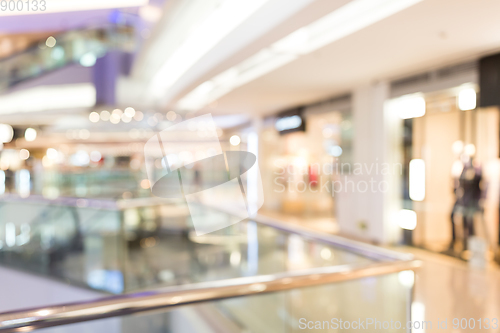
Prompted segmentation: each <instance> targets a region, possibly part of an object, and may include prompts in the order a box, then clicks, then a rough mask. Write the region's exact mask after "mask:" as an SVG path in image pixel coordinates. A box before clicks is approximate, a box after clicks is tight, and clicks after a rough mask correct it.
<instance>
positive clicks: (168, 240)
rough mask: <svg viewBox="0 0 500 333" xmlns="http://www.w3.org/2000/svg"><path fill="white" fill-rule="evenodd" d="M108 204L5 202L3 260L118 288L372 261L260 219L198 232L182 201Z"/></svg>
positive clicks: (0, 228)
mask: <svg viewBox="0 0 500 333" xmlns="http://www.w3.org/2000/svg"><path fill="white" fill-rule="evenodd" d="M109 203H110V202H105V201H102V202H100V201H85V200H83V199H79V200H78V201H77V204H78V205H87V207H73V206H56V205H48V204H40V203H39V204H36V203H33V202H31V203H29V204H28V203H25V202H6V201H4V202H2V203H1V206H0V245H1V246H0V264H2V265H5V266H10V267H15V268H20V269H23V270H28V271H30V272H33V273H37V274H45V275H48V276H52V277H56V278H60V279H64V280H65V281H67V282H70V283H73V284H78V285H83V286H87V287H90V288H93V289H97V290H103V291H107V292H110V293H115V294H118V293H124V292H131V291H138V290H143V289H147V288H152V287H163V286H171V285H180V284H186V283H196V282H204V281H213V280H220V279H227V278H236V277H241V276H254V275H261V274H273V273H278V272H285V271H292V270H301V269H307V268H311V267H321V266H333V265H343V264H353V263H360V264H363V263H370V262H372V261H373V260H370V259H368V258H365V257H363V256H361V255H357V254H355V253H351V252H348V251H345V250H343V249H340V248H336V247H334V246H331V245H329V244H322V243H321V242H318V241H315V240H311V239H308V238H305V237H303V236H300V235H298V234H293V233H289V232H285V231H281V230H278V229H276V228H272V227H269V226H266V225H262V224H259V223H256V222H254V221H244V222H241V223H237V224H234V225H232V226H230V227H227V228H224V229H221V230H218V231H216V232H213V233H210V234H206V235H203V236H196V234H195V232H194V230H193V228H192V225H191V221H190V218H189V211H188V209H187V208H186V206H185V205H183V204H178V203H172V204H165V205H157V206H140V207H136V208H127V209H124V210H117V209H111V208H109V207H108V208H98V207H96V206H97V205H99V204H102V205H103V206H105V205H107V206H110V204H109ZM111 203H112V202H111ZM90 205H92V206H91V207H89V206H90ZM107 206H105V207H107ZM111 207H112V206H111ZM217 214H218V216H219V217H220V218H221V219H224V218H228V215H227V214H225V213H220V212H217Z"/></svg>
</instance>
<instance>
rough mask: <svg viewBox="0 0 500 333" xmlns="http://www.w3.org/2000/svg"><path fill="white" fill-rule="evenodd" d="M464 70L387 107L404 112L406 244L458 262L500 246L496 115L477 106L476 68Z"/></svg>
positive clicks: (403, 224) (490, 252)
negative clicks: (398, 108)
mask: <svg viewBox="0 0 500 333" xmlns="http://www.w3.org/2000/svg"><path fill="white" fill-rule="evenodd" d="M469 66H470V65H469ZM458 68H460V67H458ZM461 68H462V71H457V73H455V74H454V76H450V77H449V78H447V82H445V81H444V80H441V81H440V80H438V79H436V80H434V81H433V82H429V83H428V84H427V85H422V84H421V85H420V87H419V89H420V91H424V92H423V93H422V92H420V93H413V94H405V95H403V96H397V97H396V98H394V99H393V100H392V101H391V103H400V104H401V103H403V104H404V103H406V105H407V106H408V107H406V108H402V109H401V110H402V112H406V114H402V118H406V119H405V120H404V139H403V140H402V148H403V149H402V154H401V156H402V159H403V166H404V172H403V178H404V179H403V182H402V183H403V184H404V186H403V199H404V201H403V208H404V210H403V212H404V214H403V215H402V216H403V217H405V218H402V219H400V221H399V223H400V226H401V227H402V228H403V229H405V231H404V233H405V242H406V243H408V244H412V245H415V246H418V247H422V248H425V249H429V250H432V251H436V252H443V253H445V254H449V255H452V256H456V257H460V258H463V259H470V258H471V256H472V255H473V253H474V252H478V251H479V252H480V251H483V252H484V253H485V256H486V257H488V256H489V257H492V255H493V251H494V250H495V248H496V244H497V242H498V201H499V200H498V193H499V188H498V184H499V178H498V177H499V174H500V160H499V155H498V154H499V153H498V152H499V145H498V142H499V140H498V137H499V134H500V131H499V122H500V118H499V111H498V109H497V108H496V107H488V108H481V107H479V105H478V103H477V100H478V99H477V94H478V93H479V85H478V83H477V67H474V66H470V67H469V68H468V69H467V70H464V68H466V67H464V66H462V67H461ZM439 72H440V71H436V72H435V73H439ZM441 72H444V70H441ZM430 76H432V75H430ZM434 77H436V75H434ZM436 83H437V84H436ZM439 83H442V84H439ZM447 85H448V86H447ZM437 87H438V89H436V88H437ZM406 89H407V91H409V88H406ZM433 89H434V90H433ZM395 90H397V88H396V89H395ZM412 103H413V105H414V106H413V107H409V106H410V104H412ZM418 104H420V107H418ZM401 105H402V104H401ZM419 108H420V109H421V111H418V109H419ZM403 109H404V110H406V111H404V110H403ZM408 110H411V112H410V113H408ZM412 112H413V114H412ZM412 214H413V215H412ZM412 216H413V217H412ZM415 218H416V220H415Z"/></svg>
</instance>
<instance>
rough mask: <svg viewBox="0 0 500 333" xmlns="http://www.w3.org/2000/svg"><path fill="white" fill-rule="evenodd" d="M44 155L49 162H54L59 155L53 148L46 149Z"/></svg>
mask: <svg viewBox="0 0 500 333" xmlns="http://www.w3.org/2000/svg"><path fill="white" fill-rule="evenodd" d="M46 155H47V157H48V158H49V159H51V160H56V159H57V158H58V157H59V153H58V152H57V150H55V149H54V148H49V149H47V153H46Z"/></svg>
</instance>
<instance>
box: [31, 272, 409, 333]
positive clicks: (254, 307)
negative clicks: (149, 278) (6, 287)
mask: <svg viewBox="0 0 500 333" xmlns="http://www.w3.org/2000/svg"><path fill="white" fill-rule="evenodd" d="M407 273H409V272H405V273H404V275H407ZM411 274H412V276H413V273H411ZM412 289H413V284H412V283H408V281H407V280H405V281H403V279H401V278H400V273H396V274H389V275H384V276H377V277H369V278H363V279H359V280H352V281H347V282H342V283H334V284H326V285H320V286H314V287H306V288H298V289H292V290H289V291H283V292H276V293H270V294H263V295H254V296H246V297H237V298H233V299H227V300H222V301H215V302H207V303H203V304H198V305H190V306H182V307H179V308H177V309H173V310H170V311H161V310H160V311H156V312H151V313H145V314H135V315H130V316H124V317H120V318H110V319H103V320H96V321H90V322H86V323H79V324H72V325H66V326H61V327H58V328H47V329H42V330H39V331H40V332H47V333H48V332H87V331H89V332H90V329H91V330H92V332H104V331H106V332H127V333H128V332H171V333H185V332H190V333H194V332H256V333H279V332H287V333H290V332H304V331H306V332H311V331H316V330H318V331H319V332H339V331H341V332H358V331H364V330H366V331H375V330H380V331H383V332H404V331H405V327H406V326H407V322H408V320H410V311H409V309H410V304H411V294H412ZM360 323H361V325H362V326H361V327H359V325H360ZM340 325H342V326H340ZM375 325H377V326H376V329H375ZM353 326H355V327H354V328H353ZM363 327H365V329H363ZM340 328H342V330H341V329H340Z"/></svg>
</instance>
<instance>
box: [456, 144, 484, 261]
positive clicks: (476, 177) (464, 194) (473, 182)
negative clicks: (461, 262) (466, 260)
mask: <svg viewBox="0 0 500 333" xmlns="http://www.w3.org/2000/svg"><path fill="white" fill-rule="evenodd" d="M474 153H475V149H474V146H473V145H467V146H466V147H465V149H464V154H462V162H463V168H462V171H461V172H460V175H459V176H458V178H456V179H455V181H454V183H455V186H454V192H455V198H456V201H455V204H454V206H453V209H452V212H451V222H452V242H451V244H450V250H453V248H454V244H455V241H456V236H457V235H456V230H455V223H454V221H455V214H456V213H460V215H462V225H463V250H464V251H465V250H467V246H468V244H467V241H468V238H469V237H470V236H473V235H474V234H475V233H474V215H475V214H476V213H477V212H480V211H481V209H482V208H481V198H482V192H481V180H482V172H481V169H480V168H479V167H477V166H475V165H474V164H475V163H474V158H473V156H474ZM455 169H456V170H455V175H456V174H458V172H457V169H458V167H455Z"/></svg>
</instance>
